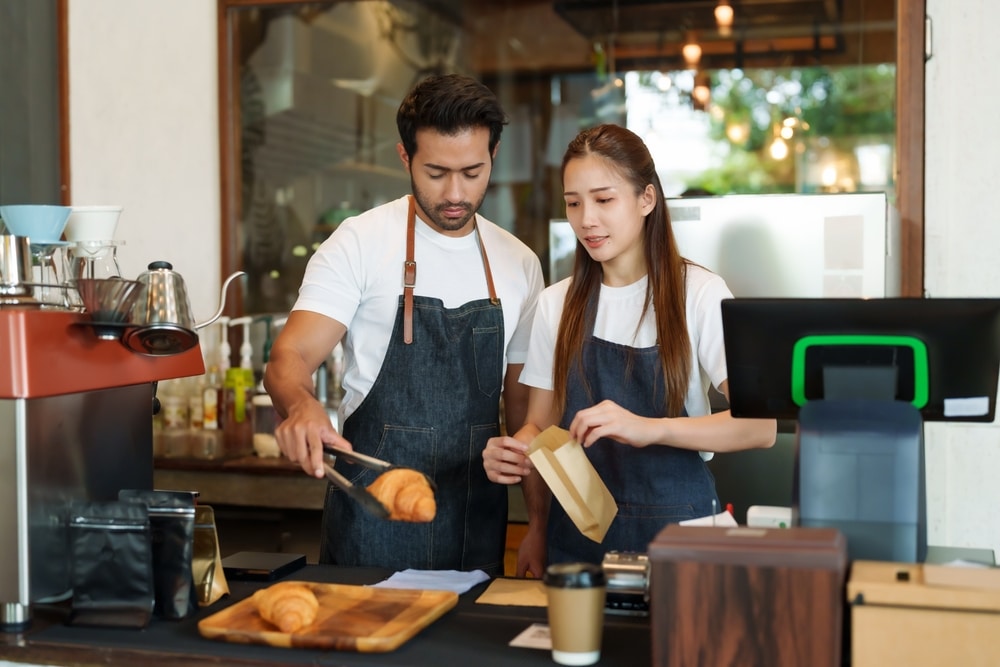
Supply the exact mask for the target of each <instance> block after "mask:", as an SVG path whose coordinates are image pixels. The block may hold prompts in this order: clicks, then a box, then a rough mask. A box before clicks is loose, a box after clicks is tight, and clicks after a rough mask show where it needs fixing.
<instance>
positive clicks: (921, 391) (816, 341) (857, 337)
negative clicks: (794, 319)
mask: <svg viewBox="0 0 1000 667" xmlns="http://www.w3.org/2000/svg"><path fill="white" fill-rule="evenodd" d="M831 345H895V346H898V347H908V348H910V349H911V350H912V351H913V400H912V401H911V402H912V403H913V407H915V408H917V409H918V410H919V409H920V408H922V407H924V406H925V405H927V400H928V398H929V396H930V381H929V378H928V363H927V346H926V345H924V342H923V341H922V340H919V339H917V338H914V337H913V336H879V335H864V334H831V335H825V336H803V337H802V338H800V339H798V340H797V341H795V346H794V347H793V348H792V400H793V401H795V404H796V405H798V406H799V407H800V408H801V407H802V406H803V405H805V404H806V402H807V401H808V399H807V398H806V350H808V349H809V348H810V347H814V346H815V347H819V346H831Z"/></svg>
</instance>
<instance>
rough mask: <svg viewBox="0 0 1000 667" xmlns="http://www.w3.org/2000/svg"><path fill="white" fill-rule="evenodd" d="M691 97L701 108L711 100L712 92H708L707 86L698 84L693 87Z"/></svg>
mask: <svg viewBox="0 0 1000 667" xmlns="http://www.w3.org/2000/svg"><path fill="white" fill-rule="evenodd" d="M691 97H693V98H694V99H695V100H697V102H698V103H699V104H701V105H702V106H705V105H707V104H708V101H709V100H710V99H712V91H710V90H709V89H708V86H706V85H705V84H703V83H699V84H698V85H697V86H695V87H694V90H692V91H691Z"/></svg>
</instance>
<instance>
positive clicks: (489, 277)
mask: <svg viewBox="0 0 1000 667" xmlns="http://www.w3.org/2000/svg"><path fill="white" fill-rule="evenodd" d="M473 227H474V230H475V232H476V239H478V241H479V252H480V254H482V256H483V269H484V270H485V271H486V287H487V289H489V291H490V303H492V304H493V305H494V306H495V305H497V304H498V303H500V299H498V298H497V289H496V287H494V286H493V272H492V271H490V259H489V257H487V256H486V245H485V244H484V243H483V235H482V234H480V233H479V225H478V223H473Z"/></svg>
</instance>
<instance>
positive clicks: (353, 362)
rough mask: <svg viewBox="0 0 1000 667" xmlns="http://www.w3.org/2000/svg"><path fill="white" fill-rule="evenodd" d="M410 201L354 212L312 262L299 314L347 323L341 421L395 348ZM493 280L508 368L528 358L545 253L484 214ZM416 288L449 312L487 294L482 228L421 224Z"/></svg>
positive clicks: (479, 220) (416, 252)
mask: <svg viewBox="0 0 1000 667" xmlns="http://www.w3.org/2000/svg"><path fill="white" fill-rule="evenodd" d="M407 209H408V201H407V197H401V198H400V199H397V200H395V201H391V202H388V203H386V204H383V205H382V206H378V207H376V208H373V209H371V210H369V211H366V212H364V213H362V214H360V215H358V216H355V217H352V218H348V219H347V220H345V221H344V222H342V223H341V224H340V226H339V227H338V228H337V230H336V231H335V232H334V233H333V234H331V235H330V237H329V238H328V239H327V240H326V241H324V242H323V244H322V245H320V247H319V248H318V249H317V250H316V253H315V254H314V255H313V256H312V257H311V258H310V259H309V263H308V265H307V266H306V272H305V276H304V278H303V280H302V286H301V287H300V288H299V296H298V299H297V300H296V302H295V305H294V306H293V307H292V310H308V311H311V312H314V313H319V314H320V315H325V316H326V317H330V318H332V319H334V320H337V321H338V322H340V323H341V324H343V325H345V326H346V327H347V335H346V336H345V337H344V340H343V348H344V380H343V384H344V399H343V401H342V402H341V407H340V415H339V417H340V420H341V422H340V423H341V424H342V423H343V420H345V419H346V418H347V417H348V416H349V415H350V414H351V413H352V412H354V410H355V409H356V408H357V407H358V405H360V404H361V401H362V399H363V398H364V397H365V396H366V395H367V393H368V390H370V389H371V387H372V385H373V384H374V383H375V379H376V377H377V376H378V373H379V370H380V369H381V367H382V360H383V359H384V358H385V353H386V350H387V349H388V347H389V338H390V336H391V334H392V327H393V324H394V322H395V318H396V309H397V305H398V302H399V297H400V295H401V294H402V293H403V261H404V259H405V257H406V214H407ZM477 225H478V229H479V235H480V236H481V237H482V239H483V245H484V246H485V247H486V254H487V257H489V261H490V270H491V272H492V274H493V283H494V286H495V287H496V291H497V296H498V297H499V298H500V303H501V305H502V307H503V320H504V343H505V361H504V363H505V364H512V363H513V364H520V363H524V360H525V358H526V356H527V351H528V340H529V336H530V330H531V322H532V318H533V317H534V311H535V303H536V301H537V297H538V294H539V292H541V290H542V288H543V287H544V281H543V279H542V267H541V263H540V262H539V260H538V257H537V256H536V255H535V254H534V253H533V252H532V251H531V249H530V248H528V247H527V246H526V245H525V244H524V243H522V242H521V241H520V240H518V238H517V237H515V236H514V235H513V234H511V233H510V232H508V231H506V230H504V229H503V228H501V227H498V226H497V225H495V224H493V223H492V222H490V221H488V220H486V219H485V218H483V217H482V216H477ZM413 258H414V261H415V262H416V263H417V280H416V287H415V288H414V294H416V295H417V296H427V297H435V298H438V299H441V300H442V301H443V302H444V306H445V307H446V308H457V307H459V306H462V305H464V304H466V303H468V302H470V301H474V300H477V299H485V298H488V297H489V289H488V288H487V285H486V273H485V271H484V269H483V260H482V255H481V254H480V250H479V240H478V238H477V234H467V235H466V236H462V237H459V238H455V237H450V236H444V235H442V234H439V233H437V232H436V231H434V230H433V229H432V228H431V227H429V226H428V225H427V224H426V223H425V222H423V221H422V220H420V218H419V216H418V217H417V221H416V233H415V239H414V257H413Z"/></svg>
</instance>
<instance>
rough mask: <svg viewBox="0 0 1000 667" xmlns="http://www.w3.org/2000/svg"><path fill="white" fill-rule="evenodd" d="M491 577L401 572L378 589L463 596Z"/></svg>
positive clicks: (478, 573) (475, 573)
mask: <svg viewBox="0 0 1000 667" xmlns="http://www.w3.org/2000/svg"><path fill="white" fill-rule="evenodd" d="M489 578H490V577H489V575H488V574H486V573H485V572H483V571H482V570H472V571H471V572H462V571H459V570H414V569H409V570H400V571H399V572H395V573H394V574H393V575H392V576H391V577H389V578H388V579H383V580H382V581H380V582H378V583H377V584H372V586H374V587H376V588H413V589H418V590H428V591H454V592H455V593H458V594H459V595H461V594H462V593H465V592H466V591H468V590H469V589H470V588H472V587H473V586H475V585H477V584H480V583H482V582H484V581H486V580H488V579H489Z"/></svg>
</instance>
